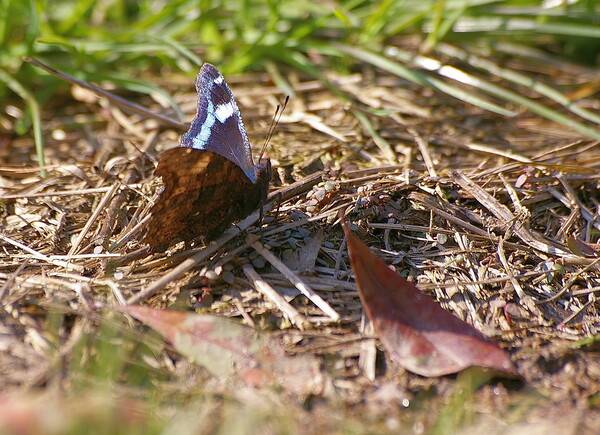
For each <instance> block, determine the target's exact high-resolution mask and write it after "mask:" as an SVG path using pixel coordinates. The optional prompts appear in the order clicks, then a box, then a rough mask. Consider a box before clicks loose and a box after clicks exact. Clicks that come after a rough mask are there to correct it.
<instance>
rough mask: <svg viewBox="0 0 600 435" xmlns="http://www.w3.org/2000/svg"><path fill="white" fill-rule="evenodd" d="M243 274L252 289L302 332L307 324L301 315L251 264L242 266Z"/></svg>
mask: <svg viewBox="0 0 600 435" xmlns="http://www.w3.org/2000/svg"><path fill="white" fill-rule="evenodd" d="M242 269H243V271H244V274H245V275H246V276H247V277H248V279H249V280H251V281H252V284H253V285H254V288H255V289H256V290H258V291H259V292H261V293H262V294H263V295H264V296H265V297H266V298H268V299H269V300H270V301H271V302H273V303H274V304H275V305H276V306H277V308H279V309H280V310H281V312H283V314H285V316H286V317H287V318H288V319H290V321H291V322H292V323H293V324H294V325H296V326H297V327H298V328H299V329H300V330H303V329H304V328H305V326H306V325H307V324H308V322H307V320H306V319H305V318H304V316H303V315H302V314H300V313H299V312H298V310H296V309H295V308H294V307H293V306H292V305H291V304H290V303H289V302H288V301H286V300H285V299H284V298H283V296H281V295H280V294H279V293H277V291H275V289H274V288H273V287H271V286H270V285H269V284H268V283H267V282H266V281H265V280H264V279H262V278H261V276H260V275H259V274H258V273H256V270H254V268H253V267H252V265H251V264H244V265H243V266H242Z"/></svg>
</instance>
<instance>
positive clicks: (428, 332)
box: [343, 222, 517, 376]
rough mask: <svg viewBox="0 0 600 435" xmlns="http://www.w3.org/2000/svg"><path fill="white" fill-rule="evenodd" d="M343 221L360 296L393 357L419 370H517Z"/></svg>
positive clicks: (441, 372)
mask: <svg viewBox="0 0 600 435" xmlns="http://www.w3.org/2000/svg"><path fill="white" fill-rule="evenodd" d="M343 225H344V232H345V233H346V238H347V240H348V250H349V252H350V260H351V263H352V270H353V271H354V275H355V279H356V284H357V286H358V291H359V295H360V300H361V301H362V304H363V306H364V308H365V311H366V312H367V315H368V316H369V319H371V322H373V327H374V329H375V332H376V333H377V335H378V336H379V339H380V340H381V342H382V343H383V345H384V347H385V348H386V350H387V351H388V352H389V354H390V356H391V358H392V359H393V360H395V361H396V362H397V363H398V364H400V365H401V366H403V367H404V368H406V369H407V370H409V371H411V372H413V373H417V374H419V375H422V376H442V375H447V374H450V373H456V372H458V371H460V370H463V369H465V368H467V367H470V366H474V365H475V366H482V367H491V368H494V369H497V370H500V371H502V372H506V373H510V374H514V375H516V374H517V371H516V368H515V366H514V365H513V363H512V361H511V360H510V358H509V357H508V355H507V354H506V353H505V352H504V351H503V350H502V349H500V348H499V347H498V346H496V344H494V343H492V342H490V341H489V340H488V339H487V338H486V337H485V336H484V335H483V334H482V333H481V332H479V331H478V330H477V329H475V328H473V327H472V326H471V325H469V324H468V323H465V322H463V321H462V320H460V319H459V318H458V317H455V316H454V315H452V314H451V313H449V312H448V311H446V310H444V309H443V308H442V307H441V306H440V305H438V304H437V302H435V301H434V300H433V299H431V298H430V297H429V296H427V295H425V294H423V293H421V292H420V291H419V289H418V288H417V287H416V286H415V285H413V284H411V283H410V282H408V281H407V280H406V279H404V278H403V277H402V276H400V275H399V274H397V273H396V272H394V271H392V270H391V269H390V268H389V267H388V265H387V264H385V263H384V262H383V261H382V260H380V259H379V258H378V257H377V256H376V255H374V254H373V253H372V252H371V251H370V250H369V248H368V247H367V246H366V245H365V244H364V243H362V242H361V241H360V240H359V239H358V238H357V237H356V236H355V235H354V234H353V233H352V231H350V229H349V228H348V226H347V224H346V223H345V222H344V223H343Z"/></svg>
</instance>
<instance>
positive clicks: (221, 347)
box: [115, 305, 325, 394]
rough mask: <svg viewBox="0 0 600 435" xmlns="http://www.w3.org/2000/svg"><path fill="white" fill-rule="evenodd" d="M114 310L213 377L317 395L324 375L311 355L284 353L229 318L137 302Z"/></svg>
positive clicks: (267, 337) (267, 339)
mask: <svg viewBox="0 0 600 435" xmlns="http://www.w3.org/2000/svg"><path fill="white" fill-rule="evenodd" d="M115 309H116V310H118V311H121V312H123V313H126V314H129V315H131V316H133V317H135V318H136V319H138V320H140V321H141V322H143V323H145V324H146V325H148V326H149V327H151V328H152V329H154V330H155V331H156V332H158V333H159V334H160V335H162V336H163V337H164V338H165V339H166V340H167V341H168V342H169V343H171V344H172V345H173V347H174V348H175V349H176V350H177V351H178V352H180V353H181V354H182V355H185V356H187V357H188V358H190V359H191V360H192V361H194V362H195V363H197V364H200V365H201V366H203V367H205V368H206V369H207V370H209V371H210V372H211V373H213V374H215V375H217V376H229V375H231V374H236V375H237V376H239V377H240V378H241V379H242V380H243V381H244V382H246V383H249V384H253V385H266V384H267V385H268V384H273V383H278V384H280V385H281V386H282V387H284V388H285V389H286V390H288V391H292V392H296V393H301V394H309V393H310V394H319V393H320V392H321V390H322V388H323V384H324V380H325V379H324V378H323V376H322V374H321V373H320V371H319V364H318V361H317V360H316V359H315V358H312V357H308V356H306V357H294V358H291V357H288V356H286V355H285V351H284V349H283V347H282V346H281V345H280V344H279V342H278V341H276V340H273V339H270V337H269V336H268V335H266V334H265V335H259V334H258V333H257V332H256V331H254V330H253V329H252V328H249V327H246V326H244V325H241V324H239V323H236V322H234V321H231V320H228V319H222V318H220V317H216V316H211V315H207V314H197V313H191V312H185V311H173V310H157V309H154V308H148V307H142V306H139V305H134V306H125V307H123V306H120V307H115Z"/></svg>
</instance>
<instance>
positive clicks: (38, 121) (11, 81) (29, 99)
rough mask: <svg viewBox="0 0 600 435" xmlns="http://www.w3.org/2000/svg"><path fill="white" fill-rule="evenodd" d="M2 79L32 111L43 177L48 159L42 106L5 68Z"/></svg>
mask: <svg viewBox="0 0 600 435" xmlns="http://www.w3.org/2000/svg"><path fill="white" fill-rule="evenodd" d="M0 79H1V80H2V81H4V82H5V83H6V84H7V85H8V87H9V88H10V89H11V90H12V91H13V92H14V93H15V94H17V95H18V96H19V97H21V98H22V99H23V100H24V101H25V102H26V103H27V107H28V109H29V111H30V112H31V120H32V124H33V139H34V141H35V151H36V154H37V157H38V164H39V166H40V168H42V169H41V170H40V173H41V175H42V177H45V176H46V170H45V169H43V168H44V166H46V159H45V158H44V136H43V134H42V117H41V112H40V106H39V104H38V102H37V100H36V99H35V97H34V96H33V95H32V94H31V93H30V92H29V91H28V90H27V89H25V87H24V86H23V85H22V84H21V82H19V81H18V80H17V79H16V78H15V77H13V76H12V75H10V74H9V73H7V72H6V71H4V70H3V69H0Z"/></svg>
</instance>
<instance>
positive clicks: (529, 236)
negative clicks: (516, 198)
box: [452, 171, 573, 258]
mask: <svg viewBox="0 0 600 435" xmlns="http://www.w3.org/2000/svg"><path fill="white" fill-rule="evenodd" d="M452 178H453V179H454V181H456V183H458V184H459V185H460V186H461V187H462V188H463V189H465V190H467V191H468V192H469V193H471V195H473V197H474V198H475V199H476V200H477V201H479V203H481V205H483V206H484V207H485V208H487V209H488V210H489V211H490V212H492V214H493V215H494V216H496V217H497V218H498V219H500V220H501V221H502V222H504V223H506V224H508V223H510V222H515V221H516V217H515V215H513V214H512V212H511V211H510V210H509V209H508V207H506V206H505V205H503V204H500V203H499V202H498V200H496V198H494V197H493V196H492V195H490V194H489V193H487V192H486V191H485V190H484V189H483V188H481V187H480V186H479V185H477V184H476V183H475V182H474V181H473V180H471V179H469V178H468V177H467V176H466V175H464V174H463V173H461V172H460V171H454V172H453V173H452ZM513 232H514V233H515V234H516V235H517V236H518V237H519V238H520V239H521V240H522V241H523V242H524V243H526V244H527V245H529V246H531V247H532V248H534V249H537V250H538V251H541V252H545V253H546V254H551V255H558V256H561V257H567V258H570V257H573V255H572V254H570V253H569V252H567V251H565V250H563V249H560V248H557V247H555V246H551V245H549V244H548V243H546V242H543V241H541V240H540V239H542V237H541V236H539V235H538V234H536V233H535V232H533V231H531V230H528V229H527V228H525V227H524V226H523V225H522V224H516V225H514V228H513Z"/></svg>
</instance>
